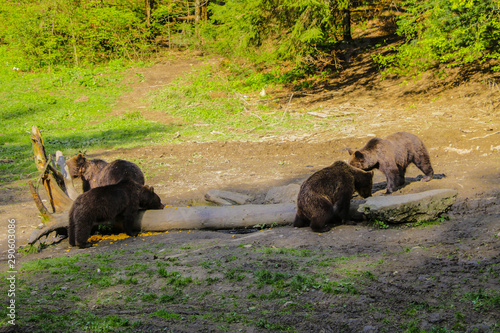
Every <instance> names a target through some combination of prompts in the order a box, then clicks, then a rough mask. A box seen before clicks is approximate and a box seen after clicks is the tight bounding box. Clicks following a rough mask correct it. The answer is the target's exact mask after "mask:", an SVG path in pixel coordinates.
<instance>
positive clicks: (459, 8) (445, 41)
mask: <svg viewBox="0 0 500 333" xmlns="http://www.w3.org/2000/svg"><path fill="white" fill-rule="evenodd" d="M404 7H405V9H406V11H405V13H404V14H403V15H401V16H400V18H399V20H398V30H397V33H398V34H399V35H401V36H403V37H404V38H405V43H403V44H402V45H400V46H397V47H394V48H392V51H393V52H391V53H390V54H389V55H379V56H376V57H375V61H376V62H378V63H379V64H380V65H381V66H382V67H385V68H386V69H387V72H389V73H397V74H402V75H406V74H410V73H420V72H423V71H425V70H428V69H430V68H433V67H438V66H439V65H441V64H444V65H446V66H448V67H455V66H462V65H466V64H470V63H473V62H484V61H485V60H487V59H500V51H499V50H500V49H499V40H500V1H499V0H427V1H420V0H406V1H404ZM492 69H493V70H496V71H498V70H500V66H498V65H496V66H493V67H492Z"/></svg>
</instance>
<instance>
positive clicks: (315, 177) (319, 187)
mask: <svg viewBox="0 0 500 333" xmlns="http://www.w3.org/2000/svg"><path fill="white" fill-rule="evenodd" d="M372 185H373V172H366V171H363V170H361V169H358V168H355V167H352V166H350V165H348V164H347V163H345V162H342V161H337V162H335V163H333V164H332V165H330V166H329V167H326V168H324V169H321V170H319V171H317V172H315V173H314V174H312V176H311V177H309V178H308V179H307V180H306V181H305V182H304V183H302V185H301V187H300V190H299V195H298V197H297V213H296V215H295V221H294V222H293V226H294V227H299V228H300V227H307V226H309V225H310V226H311V229H312V230H313V231H317V232H321V231H325V230H327V229H328V227H327V226H326V225H327V224H333V223H335V224H337V223H339V222H341V223H344V224H350V219H349V208H350V206H351V198H352V195H353V193H354V191H356V192H358V193H359V195H361V196H362V197H363V198H367V197H369V196H371V194H372Z"/></svg>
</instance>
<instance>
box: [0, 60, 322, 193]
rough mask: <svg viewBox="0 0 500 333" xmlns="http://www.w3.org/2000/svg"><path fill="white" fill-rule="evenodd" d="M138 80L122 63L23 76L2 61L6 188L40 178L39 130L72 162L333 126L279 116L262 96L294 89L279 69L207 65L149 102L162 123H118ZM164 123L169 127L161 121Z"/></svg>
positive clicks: (300, 115) (0, 171)
mask: <svg viewBox="0 0 500 333" xmlns="http://www.w3.org/2000/svg"><path fill="white" fill-rule="evenodd" d="M0 54H1V53H0ZM150 65H151V64H143V63H141V64H134V66H150ZM131 73H133V68H131V65H130V64H126V63H124V62H122V61H114V62H111V63H109V64H108V65H106V66H103V67H96V68H55V69H52V70H51V71H50V72H48V71H44V72H23V71H21V70H18V69H17V68H16V67H15V64H13V63H11V62H9V61H7V60H6V59H3V60H2V59H1V57H0V101H1V105H2V106H1V108H0V119H1V123H2V127H3V128H2V133H1V134H0V137H1V141H0V142H1V149H0V160H1V161H2V163H0V184H4V183H7V182H10V181H14V180H19V179H26V178H31V177H32V176H33V175H34V174H35V173H36V169H35V166H34V164H33V163H32V151H31V142H30V139H29V132H30V129H31V126H32V125H36V126H37V127H38V128H39V129H40V130H41V132H42V135H43V137H44V140H45V144H46V147H47V150H48V151H49V152H51V153H55V151H57V150H61V151H62V152H63V153H64V154H65V155H66V156H71V155H72V154H75V153H77V152H92V151H93V150H96V149H101V148H108V149H112V148H130V147H137V146H148V145H156V144H161V143H176V142H178V143H180V142H184V141H189V140H197V141H211V140H237V139H246V140H252V139H256V138H259V137H263V136H266V135H276V134H282V133H286V132H287V131H292V130H293V131H294V133H297V132H301V131H306V130H308V129H311V128H313V126H315V127H317V126H322V125H324V126H326V124H322V123H321V121H318V120H317V119H313V118H312V117H311V116H309V115H307V113H305V112H294V113H290V112H287V111H288V110H287V109H286V108H284V109H283V108H281V109H279V108H278V105H277V102H279V100H280V97H279V96H278V97H277V96H273V95H272V94H266V95H265V96H264V97H261V96H260V94H259V93H260V92H261V91H262V89H266V90H267V91H280V89H281V87H282V84H283V83H293V80H294V77H293V76H290V75H289V74H286V73H285V74H283V73H281V72H280V70H279V69H275V70H274V71H272V72H271V73H268V74H264V73H256V72H251V71H249V70H245V69H242V68H240V67H238V66H236V65H227V64H225V65H224V64H222V65H220V66H209V65H205V66H203V65H202V66H200V67H199V68H197V69H195V70H193V71H192V73H190V74H188V75H186V76H181V77H179V78H177V79H176V80H174V81H173V82H171V83H170V84H168V85H167V86H166V87H164V88H162V89H160V90H156V91H153V92H152V93H151V94H149V95H148V97H147V98H148V99H149V102H150V104H151V110H152V112H153V113H154V114H155V119H156V120H148V119H146V118H145V117H144V116H143V115H142V113H141V112H140V111H137V110H126V111H125V112H123V113H121V114H119V115H113V114H112V110H113V108H114V107H115V105H116V103H117V101H118V100H119V98H120V97H121V96H123V94H125V93H127V92H129V91H130V89H131V88H130V85H129V83H131V82H133V81H134V80H135V81H140V80H142V79H143V77H141V76H140V75H133V74H131ZM127 75H128V76H127ZM281 95H282V96H281V98H285V99H288V98H289V97H290V94H289V93H286V95H283V93H281ZM283 96H285V97H283ZM263 100H264V101H263ZM269 101H272V102H273V103H269ZM285 103H286V102H285ZM270 105H272V106H270ZM161 118H165V119H169V121H168V122H167V121H158V119H161Z"/></svg>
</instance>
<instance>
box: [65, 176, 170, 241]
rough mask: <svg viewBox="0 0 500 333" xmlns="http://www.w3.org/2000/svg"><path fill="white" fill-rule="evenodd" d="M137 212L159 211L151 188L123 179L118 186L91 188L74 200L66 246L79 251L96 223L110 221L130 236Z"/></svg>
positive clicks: (155, 196)
mask: <svg viewBox="0 0 500 333" xmlns="http://www.w3.org/2000/svg"><path fill="white" fill-rule="evenodd" d="M140 209H163V204H162V203H161V199H160V197H159V196H158V195H157V194H156V193H155V192H154V189H153V187H149V186H147V185H141V184H138V183H136V182H134V181H133V180H130V179H124V180H122V181H120V182H118V184H113V185H106V186H101V187H96V188H93V189H91V190H89V191H87V192H85V193H83V194H81V195H79V196H78V198H76V200H75V202H74V203H73V206H71V209H70V212H69V232H68V233H69V244H70V245H71V246H75V245H76V246H78V247H81V248H84V247H88V246H90V244H89V243H88V242H87V240H88V238H89V237H90V233H91V231H92V227H93V226H94V225H96V224H99V223H103V222H107V221H113V222H114V224H121V225H122V226H123V229H124V231H125V232H126V233H127V234H128V235H129V236H132V235H133V230H132V227H133V223H134V221H135V219H136V216H137V213H138V212H139V210H140Z"/></svg>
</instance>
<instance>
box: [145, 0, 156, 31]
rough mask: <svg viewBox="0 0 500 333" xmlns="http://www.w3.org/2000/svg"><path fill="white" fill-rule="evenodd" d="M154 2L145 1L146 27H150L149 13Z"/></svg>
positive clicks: (150, 0)
mask: <svg viewBox="0 0 500 333" xmlns="http://www.w3.org/2000/svg"><path fill="white" fill-rule="evenodd" d="M153 4H154V0H145V7H146V27H148V28H149V26H150V25H151V11H152V10H153Z"/></svg>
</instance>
